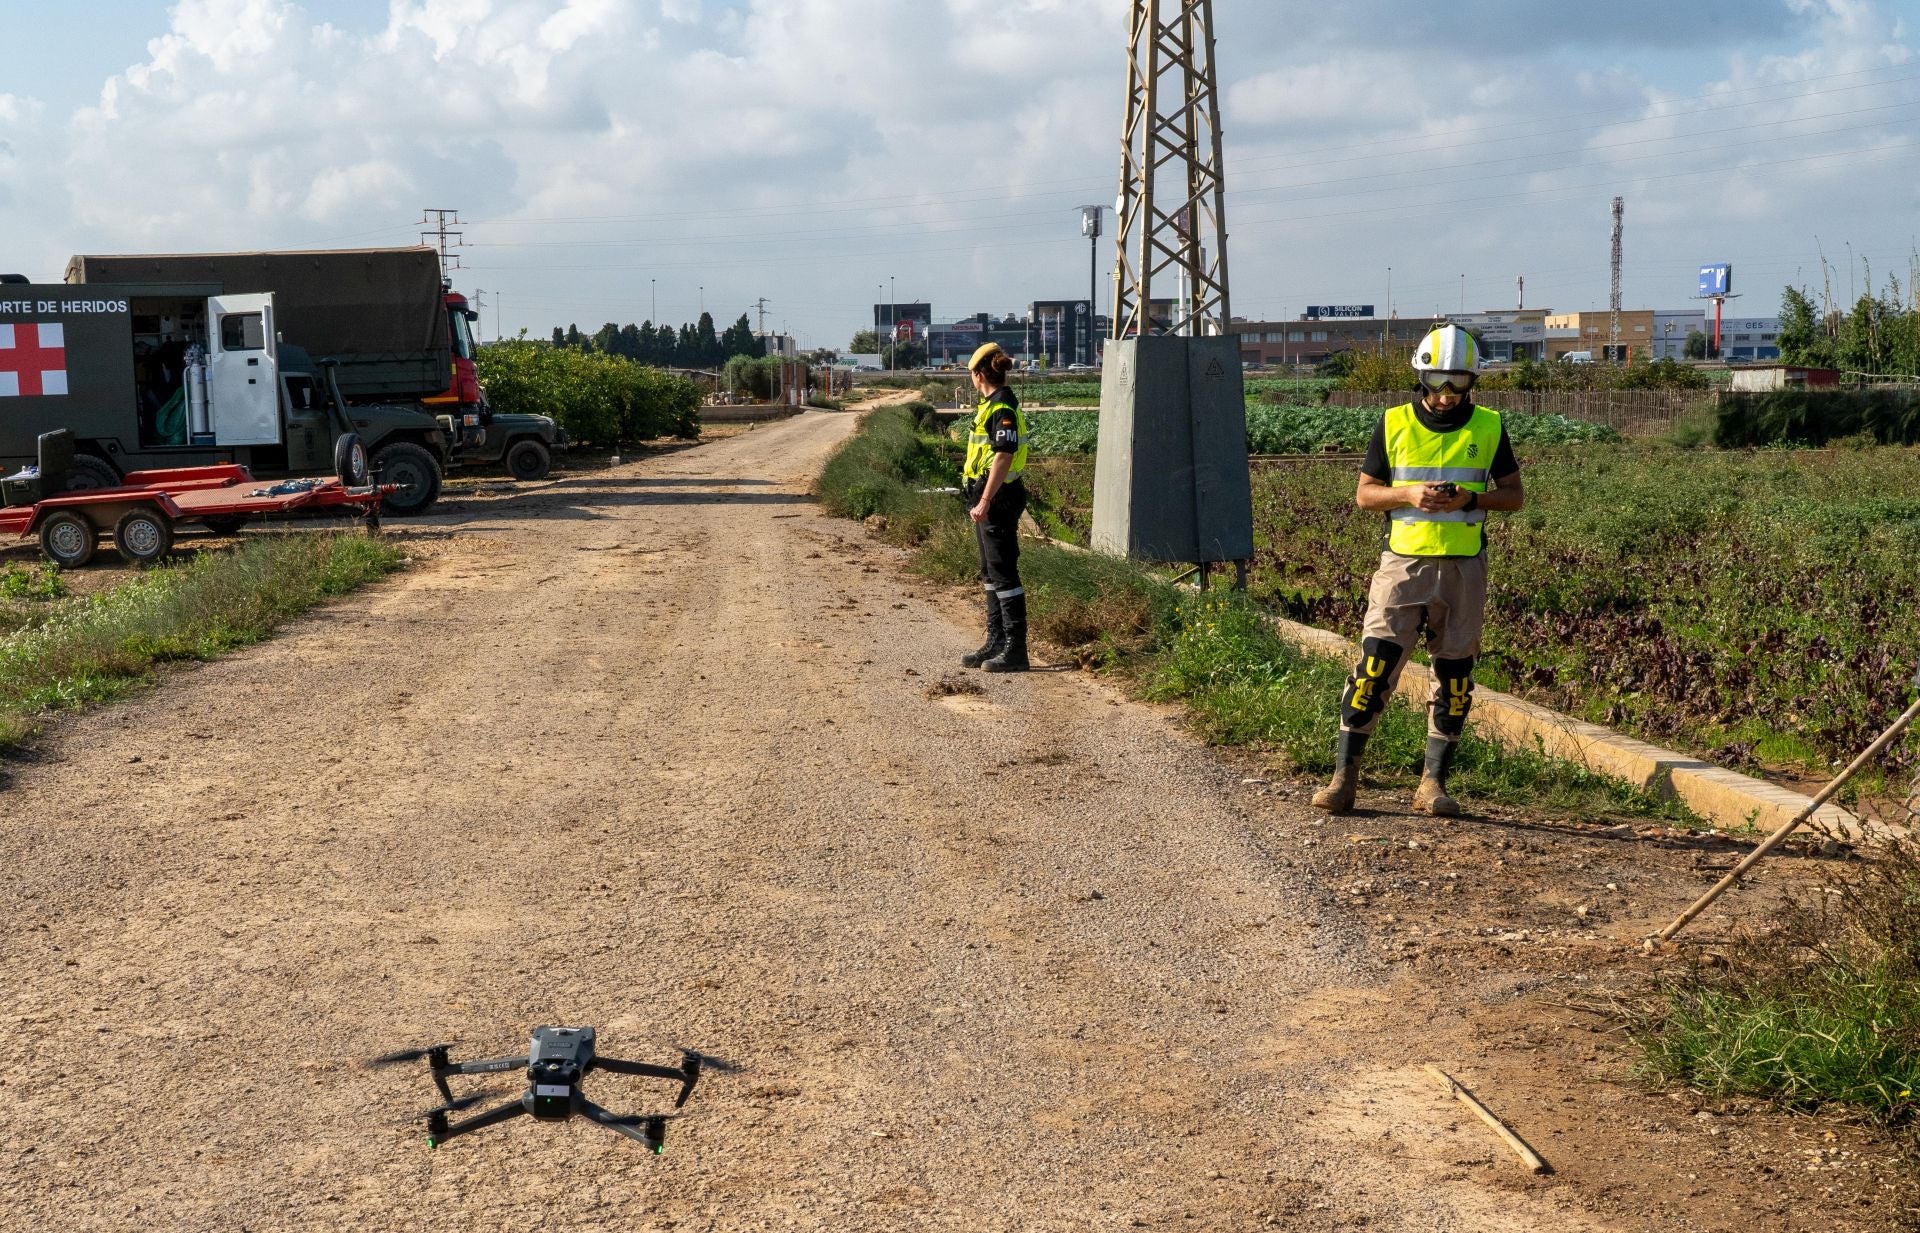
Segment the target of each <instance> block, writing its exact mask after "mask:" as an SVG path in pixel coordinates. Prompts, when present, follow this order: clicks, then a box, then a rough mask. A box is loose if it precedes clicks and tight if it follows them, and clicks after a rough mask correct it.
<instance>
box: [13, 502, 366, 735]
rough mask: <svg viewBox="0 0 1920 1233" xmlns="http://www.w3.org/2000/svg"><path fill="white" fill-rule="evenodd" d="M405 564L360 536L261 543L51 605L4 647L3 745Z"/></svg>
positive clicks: (261, 634)
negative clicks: (56, 714) (158, 667)
mask: <svg viewBox="0 0 1920 1233" xmlns="http://www.w3.org/2000/svg"><path fill="white" fill-rule="evenodd" d="M399 560H400V553H399V551H398V550H396V549H394V548H392V547H389V546H388V545H386V544H383V543H380V542H378V541H376V540H372V539H368V538H366V537H364V536H359V535H297V536H285V537H279V536H275V537H265V536H262V537H258V538H253V539H249V540H248V542H247V543H246V544H244V545H243V546H242V547H241V548H239V549H238V550H236V551H234V552H230V553H221V554H217V555H216V554H205V555H202V556H200V557H198V558H197V559H195V560H193V561H191V562H189V563H187V564H184V565H176V566H170V567H167V568H163V569H156V570H153V571H151V572H149V573H147V574H144V575H142V576H141V577H139V578H136V579H134V580H133V581H131V582H128V583H125V584H123V585H121V586H119V587H115V588H114V589H113V590H111V591H107V592H104V593H102V594H100V595H96V596H91V597H88V598H86V599H69V600H61V601H58V602H56V603H53V604H51V605H50V606H49V608H48V610H47V611H46V613H45V614H44V615H41V616H38V617H36V618H33V619H31V620H30V621H29V622H28V623H27V624H26V625H25V626H23V627H22V628H19V629H17V630H15V631H14V632H12V633H10V634H8V635H7V636H5V637H4V638H0V744H13V743H17V742H18V741H20V740H22V739H23V738H24V737H25V736H26V735H27V733H28V732H29V730H30V729H31V727H32V724H33V720H34V718H35V716H37V715H38V714H40V713H42V712H45V711H51V710H65V709H70V708H73V707H78V706H85V705H87V704H90V703H96V702H104V701H108V700H110V699H113V698H117V697H121V696H123V695H125V694H126V693H128V692H130V691H131V690H133V689H135V688H138V687H139V686H140V685H141V684H143V683H144V682H145V681H146V680H147V679H148V677H149V675H150V673H151V671H152V668H153V666H154V665H155V664H160V663H165V662H168V661H171V660H187V659H211V658H213V657H214V656H216V655H220V654H222V653H224V652H226V651H230V650H233V649H234V648H236V647H241V646H246V645H248V644H250V643H254V642H258V641H260V640H261V639H264V638H266V637H268V636H269V635H270V634H272V633H273V631H274V630H275V629H277V628H279V627H280V626H281V625H282V624H284V623H285V622H286V621H288V620H290V619H291V618H293V617H295V616H297V615H299V614H300V613H301V612H304V611H306V610H307V609H308V608H311V607H312V606H314V605H315V604H317V603H319V602H321V601H322V600H325V599H327V598H329V597H332V596H335V595H341V594H345V593H346V592H348V591H351V590H353V589H354V588H355V587H358V586H361V585H363V584H365V583H367V582H371V581H373V580H374V579H376V578H378V577H380V576H381V575H383V574H385V573H387V572H388V571H390V570H392V569H393V568H395V566H396V565H397V564H398V563H399Z"/></svg>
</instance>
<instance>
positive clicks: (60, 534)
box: [40, 509, 99, 569]
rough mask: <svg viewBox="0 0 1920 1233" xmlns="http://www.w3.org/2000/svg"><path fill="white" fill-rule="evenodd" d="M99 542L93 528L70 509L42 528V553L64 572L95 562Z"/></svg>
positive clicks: (49, 519)
mask: <svg viewBox="0 0 1920 1233" xmlns="http://www.w3.org/2000/svg"><path fill="white" fill-rule="evenodd" d="M98 540H99V536H98V535H97V534H95V532H94V529H93V524H92V523H91V522H88V521H87V520H86V518H85V517H84V516H82V515H80V514H76V513H74V512H73V511H72V510H70V509H60V510H55V511H54V512H53V513H51V514H48V515H47V517H46V521H44V522H42V523H41V524H40V551H42V552H44V553H46V554H47V559H48V560H49V561H52V562H53V563H54V564H55V565H58V566H59V567H60V568H61V569H79V568H80V567H81V566H82V565H85V564H86V563H87V562H88V561H91V560H93V550H94V547H95V545H96V543H97V542H98Z"/></svg>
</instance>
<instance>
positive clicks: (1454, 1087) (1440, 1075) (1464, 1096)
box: [1427, 1062, 1551, 1173]
mask: <svg viewBox="0 0 1920 1233" xmlns="http://www.w3.org/2000/svg"><path fill="white" fill-rule="evenodd" d="M1427 1073H1428V1074H1430V1075H1432V1076H1433V1077H1434V1078H1435V1079H1438V1080H1439V1081H1440V1086H1441V1087H1444V1088H1446V1089H1447V1091H1448V1092H1450V1093H1452V1095H1453V1098H1454V1099H1455V1100H1458V1101H1459V1102H1460V1103H1461V1104H1463V1105H1465V1106H1467V1108H1469V1109H1472V1110H1473V1111H1474V1114H1475V1115H1476V1116H1478V1117H1479V1119H1480V1120H1481V1121H1483V1122H1485V1123H1486V1124H1487V1125H1489V1126H1491V1127H1492V1128H1493V1133H1495V1134H1497V1135H1499V1136H1500V1140H1501V1142H1503V1143H1505V1144H1506V1145H1507V1146H1508V1147H1510V1148H1512V1149H1513V1152H1514V1155H1516V1156H1518V1157H1520V1163H1521V1164H1524V1165H1526V1166H1527V1169H1528V1170H1529V1171H1530V1172H1534V1173H1547V1172H1551V1170H1549V1169H1548V1168H1547V1162H1546V1161H1544V1160H1542V1159H1540V1157H1539V1155H1538V1154H1537V1153H1535V1152H1534V1150H1533V1149H1532V1148H1530V1147H1528V1146H1527V1144H1526V1141H1525V1140H1524V1139H1522V1138H1521V1137H1520V1136H1519V1135H1517V1134H1514V1133H1513V1131H1511V1130H1509V1129H1507V1124H1506V1123H1505V1122H1503V1121H1501V1120H1500V1119H1499V1118H1497V1117H1495V1116H1494V1115H1493V1111H1492V1110H1491V1109H1489V1108H1487V1107H1486V1106H1485V1105H1483V1104H1481V1103H1480V1102H1479V1101H1478V1100H1475V1099H1474V1097H1473V1093H1472V1092H1469V1091H1468V1090H1467V1089H1466V1088H1464V1087H1461V1086H1460V1083H1459V1081H1458V1080H1456V1079H1455V1078H1454V1077H1453V1076H1452V1075H1450V1074H1448V1073H1447V1072H1446V1071H1444V1070H1441V1069H1440V1068H1439V1067H1438V1066H1435V1065H1434V1064H1433V1063H1432V1062H1428V1063H1427Z"/></svg>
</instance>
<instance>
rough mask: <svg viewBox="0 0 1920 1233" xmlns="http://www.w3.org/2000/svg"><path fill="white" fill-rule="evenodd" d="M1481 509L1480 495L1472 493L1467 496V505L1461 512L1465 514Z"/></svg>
mask: <svg viewBox="0 0 1920 1233" xmlns="http://www.w3.org/2000/svg"><path fill="white" fill-rule="evenodd" d="M1479 508H1480V494H1479V493H1477V492H1470V493H1468V494H1467V503H1466V504H1465V505H1463V506H1461V507H1460V511H1461V512H1462V513H1465V512H1467V511H1468V510H1476V509H1479Z"/></svg>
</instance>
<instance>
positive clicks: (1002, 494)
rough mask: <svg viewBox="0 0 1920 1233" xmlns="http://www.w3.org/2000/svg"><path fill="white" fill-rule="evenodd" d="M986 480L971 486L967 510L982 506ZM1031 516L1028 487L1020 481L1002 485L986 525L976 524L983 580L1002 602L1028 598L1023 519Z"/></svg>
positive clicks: (995, 497) (988, 510)
mask: <svg viewBox="0 0 1920 1233" xmlns="http://www.w3.org/2000/svg"><path fill="white" fill-rule="evenodd" d="M985 486H986V484H985V482H984V481H982V480H973V481H971V482H969V483H968V484H967V488H966V497H967V508H969V509H971V508H973V506H975V505H977V504H979V502H980V490H981V489H982V488H984V487H985ZM1026 512H1027V486H1026V484H1025V483H1023V482H1021V481H1020V480H1017V479H1016V480H1013V481H1011V482H1009V483H1005V484H1002V485H1000V491H998V492H996V493H994V494H993V502H992V503H991V504H990V505H988V506H987V518H986V521H985V522H976V523H974V524H973V538H974V542H975V543H977V544H978V545H979V546H980V580H981V581H982V582H984V583H986V586H987V590H989V591H992V592H993V593H994V594H996V595H998V596H999V597H1000V598H1001V599H1003V600H1004V599H1012V598H1013V597H1014V596H1016V595H1024V594H1025V593H1026V592H1025V589H1024V588H1022V587H1021V585H1020V515H1022V514H1024V513H1026Z"/></svg>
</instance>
